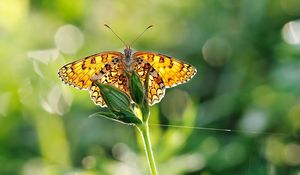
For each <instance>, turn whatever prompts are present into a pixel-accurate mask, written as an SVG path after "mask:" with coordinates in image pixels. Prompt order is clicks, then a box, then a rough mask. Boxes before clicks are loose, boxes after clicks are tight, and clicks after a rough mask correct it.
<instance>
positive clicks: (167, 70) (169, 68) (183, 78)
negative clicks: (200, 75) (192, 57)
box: [133, 52, 197, 88]
mask: <svg viewBox="0 0 300 175" xmlns="http://www.w3.org/2000/svg"><path fill="white" fill-rule="evenodd" d="M133 59H134V60H139V59H141V60H143V61H146V62H148V63H149V64H150V65H151V66H152V67H153V68H154V69H155V71H156V72H157V73H158V74H159V75H160V76H161V77H162V80H163V84H164V86H165V87H166V88H169V87H173V86H176V85H178V84H182V83H185V82H187V81H188V80H190V79H191V78H192V77H193V76H194V75H195V74H196V72H197V70H196V68H195V67H193V66H192V65H190V64H187V63H184V62H182V61H179V60H177V59H175V58H173V57H169V56H166V55H162V54H159V53H154V52H136V53H134V54H133Z"/></svg>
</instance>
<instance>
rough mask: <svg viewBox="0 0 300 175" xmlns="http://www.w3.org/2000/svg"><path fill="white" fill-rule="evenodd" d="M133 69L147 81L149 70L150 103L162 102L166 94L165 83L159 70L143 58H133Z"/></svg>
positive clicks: (142, 80)
mask: <svg viewBox="0 0 300 175" xmlns="http://www.w3.org/2000/svg"><path fill="white" fill-rule="evenodd" d="M131 67H132V68H131V69H132V70H135V72H136V73H137V75H138V76H139V77H140V79H141V82H142V83H143V85H144V83H145V79H146V74H147V73H148V71H149V82H148V103H149V104H150V105H154V104H155V103H158V102H160V100H161V99H162V98H163V97H164V95H165V89H166V87H165V85H164V83H163V80H162V77H161V76H160V75H159V74H158V72H157V71H156V70H155V69H154V68H153V67H152V66H151V65H150V64H149V63H148V62H146V61H144V60H142V59H135V58H134V59H133V63H132V65H131Z"/></svg>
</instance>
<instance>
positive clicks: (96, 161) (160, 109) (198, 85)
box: [0, 0, 300, 175]
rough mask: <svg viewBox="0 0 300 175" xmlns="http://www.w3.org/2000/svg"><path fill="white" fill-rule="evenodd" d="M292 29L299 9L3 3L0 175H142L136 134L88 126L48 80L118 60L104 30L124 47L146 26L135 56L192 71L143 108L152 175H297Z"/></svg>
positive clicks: (295, 33)
mask: <svg viewBox="0 0 300 175" xmlns="http://www.w3.org/2000/svg"><path fill="white" fill-rule="evenodd" d="M299 18H300V1H299V0H185V1H184V0H161V1H160V0H149V1H143V0H124V1H109V0H108V1H97V0H87V1H84V0H76V1H70V0H40V1H39V0H31V1H30V0H2V1H0V65H1V69H0V77H1V81H0V174H1V175H11V174H22V175H57V174H59V175H61V174H63V175H96V174H100V175H110V174H122V175H144V174H149V170H148V165H147V162H146V159H145V155H144V151H143V147H142V143H141V140H140V139H139V136H138V135H137V134H136V130H135V129H134V128H133V127H131V126H126V125H122V124H120V123H117V122H114V121H110V120H108V119H105V118H95V117H90V118H88V116H90V115H92V114H94V113H95V112H97V111H100V110H101V108H100V107H98V106H95V105H94V103H93V102H92V101H91V100H90V98H89V94H88V92H87V91H80V90H78V89H75V88H73V87H69V86H67V85H65V84H63V83H62V82H61V81H60V80H59V78H58V76H57V70H58V69H59V68H60V67H61V66H63V65H64V64H66V63H69V62H71V61H74V60H77V59H79V58H82V57H85V56H88V55H92V54H94V53H97V52H101V51H109V50H118V51H122V50H123V49H124V46H123V44H122V43H121V42H120V41H119V40H118V38H116V37H115V36H114V35H113V33H111V32H110V31H109V30H108V29H107V28H105V27H104V26H103V24H109V25H110V26H111V27H112V28H113V29H114V30H115V31H116V33H118V34H119V35H120V37H121V38H122V39H123V40H125V41H126V42H128V43H129V42H130V41H132V40H134V39H135V38H136V36H138V34H140V33H141V32H142V31H143V30H144V28H145V27H147V26H148V25H150V24H152V25H154V27H153V28H151V29H150V30H149V31H147V32H146V33H145V34H144V35H143V37H142V38H140V39H139V40H138V41H137V42H136V43H135V44H134V46H132V47H133V48H134V49H136V50H139V51H143V50H144V51H155V52H159V53H162V54H166V55H170V56H173V57H175V58H178V59H180V60H183V61H186V62H188V63H190V64H192V65H194V66H195V67H196V68H197V70H198V73H197V75H196V76H195V77H194V78H193V79H192V80H191V81H189V82H188V83H186V84H183V85H180V86H177V87H174V88H171V89H167V92H166V95H165V97H164V98H163V100H162V101H161V103H159V104H157V105H154V106H153V107H151V117H150V118H151V119H150V124H151V125H150V135H151V137H152V142H153V149H154V155H155V157H156V160H157V164H158V171H159V173H160V174H162V175H214V174H222V175H241V174H246V175H264V174H268V175H277V174H278V175H288V174H291V175H299V174H300V168H299V166H300V141H299V140H300V139H299V138H300V88H299V87H300V86H299V85H300V45H299V43H300V21H299ZM297 20H298V21H297ZM166 125H173V126H166ZM174 126H178V127H174ZM193 127H194V128H193ZM204 128H206V129H204ZM209 128H215V129H217V130H213V129H209ZM218 129H219V130H218ZM222 129H230V130H231V131H227V130H222Z"/></svg>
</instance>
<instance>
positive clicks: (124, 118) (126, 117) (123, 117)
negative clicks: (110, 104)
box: [89, 111, 141, 124]
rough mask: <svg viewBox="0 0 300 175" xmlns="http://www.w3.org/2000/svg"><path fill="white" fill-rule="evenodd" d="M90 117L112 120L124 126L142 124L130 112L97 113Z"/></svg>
mask: <svg viewBox="0 0 300 175" xmlns="http://www.w3.org/2000/svg"><path fill="white" fill-rule="evenodd" d="M89 117H104V118H107V119H110V120H114V121H117V122H121V123H123V124H141V120H140V119H138V118H137V117H136V116H135V115H134V114H132V113H131V112H128V111H123V112H115V113H113V112H97V113H94V114H92V115H90V116H89Z"/></svg>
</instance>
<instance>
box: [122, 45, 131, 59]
mask: <svg viewBox="0 0 300 175" xmlns="http://www.w3.org/2000/svg"><path fill="white" fill-rule="evenodd" d="M131 53H132V49H131V48H130V46H126V48H125V49H124V54H125V57H126V58H130V57H131Z"/></svg>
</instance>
